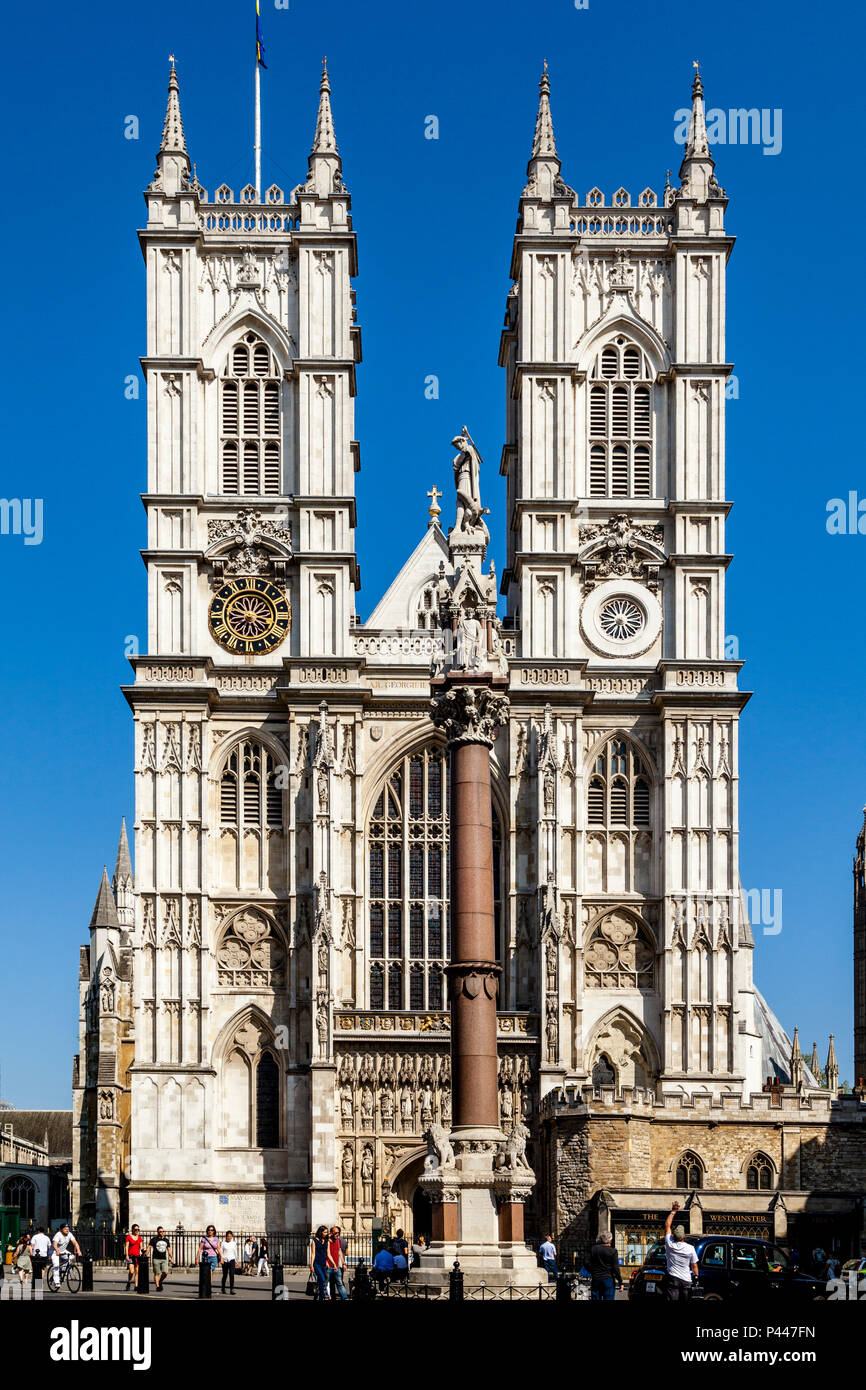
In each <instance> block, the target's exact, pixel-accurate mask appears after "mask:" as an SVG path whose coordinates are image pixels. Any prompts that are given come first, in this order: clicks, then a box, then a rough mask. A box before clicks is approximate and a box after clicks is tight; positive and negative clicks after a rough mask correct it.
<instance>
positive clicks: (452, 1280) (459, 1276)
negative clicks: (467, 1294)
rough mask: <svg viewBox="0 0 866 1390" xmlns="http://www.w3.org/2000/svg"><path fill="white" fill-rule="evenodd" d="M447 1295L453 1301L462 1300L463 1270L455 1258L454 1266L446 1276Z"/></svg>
mask: <svg viewBox="0 0 866 1390" xmlns="http://www.w3.org/2000/svg"><path fill="white" fill-rule="evenodd" d="M448 1297H449V1299H451V1300H453V1301H454V1302H455V1303H462V1301H463V1270H462V1269H461V1268H460V1264H459V1262H458V1261H457V1260H455V1261H454V1268H453V1269H452V1271H451V1273H450V1274H449V1276H448Z"/></svg>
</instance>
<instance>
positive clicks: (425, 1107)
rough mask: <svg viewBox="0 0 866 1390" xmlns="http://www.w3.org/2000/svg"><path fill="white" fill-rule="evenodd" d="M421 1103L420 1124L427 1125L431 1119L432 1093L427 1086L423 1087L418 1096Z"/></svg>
mask: <svg viewBox="0 0 866 1390" xmlns="http://www.w3.org/2000/svg"><path fill="white" fill-rule="evenodd" d="M419 1099H420V1102H421V1123H422V1124H428V1123H429V1122H430V1120H432V1118H433V1092H432V1090H431V1089H430V1087H429V1086H424V1087H423V1089H422V1091H421V1094H420V1097H419Z"/></svg>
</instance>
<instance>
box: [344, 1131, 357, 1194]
mask: <svg viewBox="0 0 866 1390" xmlns="http://www.w3.org/2000/svg"><path fill="white" fill-rule="evenodd" d="M342 1169H343V1206H344V1207H350V1206H351V1205H352V1187H353V1185H354V1184H353V1179H354V1176H355V1155H354V1154H353V1152H352V1146H351V1144H346V1145H345V1146H344V1148H343V1163H342Z"/></svg>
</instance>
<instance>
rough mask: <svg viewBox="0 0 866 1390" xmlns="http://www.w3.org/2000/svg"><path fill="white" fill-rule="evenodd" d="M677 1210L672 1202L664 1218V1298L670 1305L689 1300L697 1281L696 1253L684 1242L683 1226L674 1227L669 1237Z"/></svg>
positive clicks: (677, 1206) (684, 1232) (677, 1207)
mask: <svg viewBox="0 0 866 1390" xmlns="http://www.w3.org/2000/svg"><path fill="white" fill-rule="evenodd" d="M679 1209H680V1204H679V1202H674V1204H673V1208H672V1210H671V1211H670V1212H669V1213H668V1215H667V1217H666V1218H665V1254H666V1256H667V1264H668V1270H667V1278H666V1279H665V1297H666V1298H668V1299H669V1300H670V1301H671V1302H672V1303H677V1302H679V1301H680V1300H682V1299H688V1298H691V1296H692V1290H693V1288H694V1286H695V1284H696V1283H697V1281H698V1253H697V1251H696V1250H695V1247H694V1246H693V1245H689V1243H688V1241H687V1240H686V1228H685V1226H674V1227H673V1235H671V1226H673V1222H674V1217H675V1216H676V1214H677V1212H678V1211H679Z"/></svg>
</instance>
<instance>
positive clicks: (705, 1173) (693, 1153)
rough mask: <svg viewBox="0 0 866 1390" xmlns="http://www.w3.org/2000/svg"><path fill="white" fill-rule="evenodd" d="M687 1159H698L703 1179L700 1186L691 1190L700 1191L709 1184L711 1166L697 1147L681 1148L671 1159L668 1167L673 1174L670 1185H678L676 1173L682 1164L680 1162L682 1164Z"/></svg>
mask: <svg viewBox="0 0 866 1390" xmlns="http://www.w3.org/2000/svg"><path fill="white" fill-rule="evenodd" d="M685 1159H696V1160H697V1162H698V1166H699V1168H700V1171H701V1181H700V1184H699V1186H698V1187H697V1188H692V1189H690V1190H691V1191H695V1192H699V1191H700V1190H701V1189H702V1188H704V1187H707V1186H708V1183H707V1178H708V1177H709V1175H710V1168H709V1165H708V1164H707V1161H706V1159H705V1158H703V1157H702V1156H701V1154H699V1153H698V1151H697V1149H695V1148H689V1147H688V1146H686V1147H685V1148H682V1149H680V1150H679V1151H678V1152H677V1153H676V1154H675V1156H674V1157H673V1158H672V1159H671V1161H670V1163H669V1164H668V1169H667V1170H668V1172H669V1173H670V1174H671V1180H670V1184H669V1185H670V1186H671V1187H676V1185H677V1184H676V1173H677V1168H678V1167H679V1166H680V1164H681V1163H682V1162H683V1161H684V1160H685Z"/></svg>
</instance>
